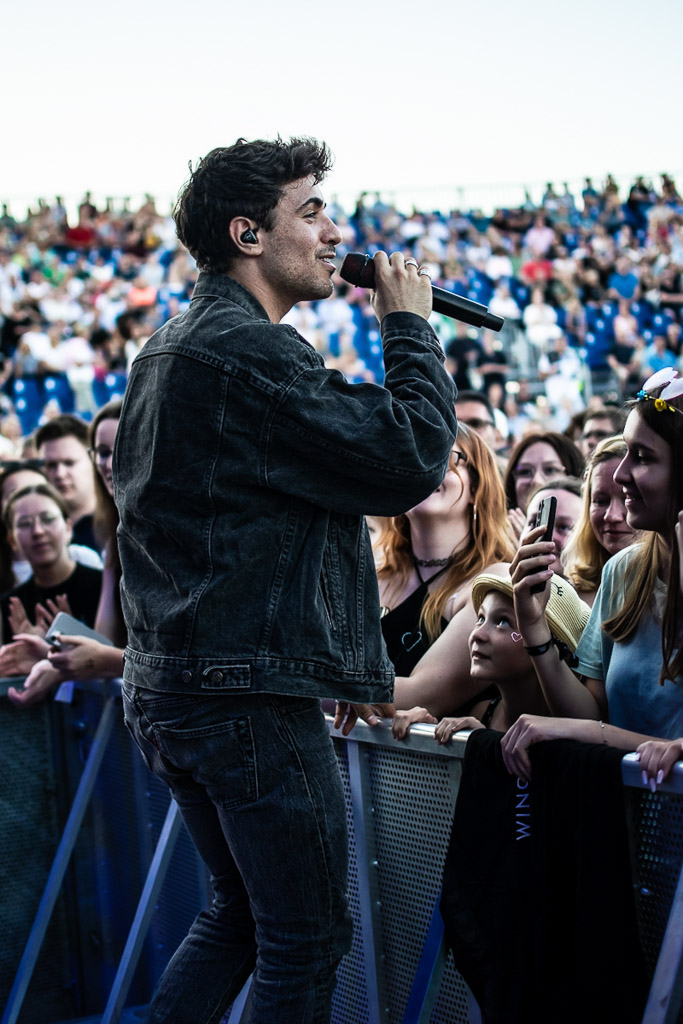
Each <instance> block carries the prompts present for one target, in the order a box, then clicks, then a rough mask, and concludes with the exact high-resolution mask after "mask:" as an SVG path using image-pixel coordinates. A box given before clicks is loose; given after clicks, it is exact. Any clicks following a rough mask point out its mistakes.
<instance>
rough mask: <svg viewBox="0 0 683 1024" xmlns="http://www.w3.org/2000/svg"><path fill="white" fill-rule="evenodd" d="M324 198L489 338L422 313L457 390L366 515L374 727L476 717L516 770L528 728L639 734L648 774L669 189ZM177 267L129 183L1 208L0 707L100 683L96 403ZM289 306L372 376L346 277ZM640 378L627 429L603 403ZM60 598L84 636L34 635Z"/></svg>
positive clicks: (118, 632) (677, 719)
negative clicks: (422, 468) (424, 489)
mask: <svg viewBox="0 0 683 1024" xmlns="http://www.w3.org/2000/svg"><path fill="white" fill-rule="evenodd" d="M331 206H332V209H330V211H329V212H330V214H331V216H332V218H333V219H334V220H335V221H336V223H337V224H338V226H339V228H340V231H341V234H342V237H343V242H342V244H341V245H340V246H339V247H338V255H339V256H340V257H342V256H343V255H344V253H345V252H348V251H357V250H360V251H365V252H369V253H373V252H375V251H377V250H379V249H382V250H387V251H393V250H395V249H400V250H402V251H404V252H405V253H408V252H410V253H412V254H413V255H414V256H415V257H416V258H417V259H418V260H419V262H420V264H422V265H427V266H428V267H429V268H430V271H431V275H432V279H433V281H434V283H436V284H439V285H441V286H442V287H445V288H447V289H449V290H451V291H456V292H459V293H461V294H464V295H466V296H468V297H470V298H473V299H476V300H477V301H479V302H483V303H485V304H486V305H488V306H489V307H490V308H491V310H492V311H493V312H495V313H497V314H499V315H501V316H503V317H504V318H505V320H506V325H505V328H504V330H503V331H502V332H501V334H500V335H495V334H492V333H491V332H487V331H477V330H475V329H473V328H468V327H466V326H464V325H462V324H460V323H455V322H454V321H449V320H446V319H444V318H440V317H438V316H435V318H434V320H435V326H436V329H437V333H438V334H439V337H440V338H441V341H442V343H443V345H444V349H445V352H446V356H447V365H448V366H449V368H450V371H451V373H452V374H453V376H454V378H455V380H456V383H457V385H458V389H459V396H458V400H457V412H458V419H459V423H460V424H461V430H460V432H459V434H458V438H457V440H456V444H455V446H454V449H453V455H452V462H451V465H450V467H449V470H448V472H447V474H446V477H445V479H444V481H443V484H442V485H441V487H440V488H438V490H437V491H436V492H435V493H434V494H433V495H431V496H430V497H429V498H427V499H426V500H425V501H424V502H422V503H421V504H420V505H419V506H418V507H417V508H415V509H411V510H410V511H409V512H408V513H406V515H405V516H399V517H395V518H393V519H391V520H382V519H374V520H372V519H371V520H369V526H370V529H371V532H372V534H373V541H374V547H375V551H376V555H377V566H378V577H379V584H380V598H381V602H382V605H383V608H384V611H385V614H384V616H383V620H382V622H383V630H384V634H385V639H386V642H387V648H388V651H389V655H390V657H391V660H392V661H393V663H394V665H395V668H396V672H397V679H396V688H395V703H396V708H397V711H398V713H397V715H396V718H395V720H394V731H395V734H396V735H397V736H398V737H405V736H406V735H407V734H408V732H409V729H410V725H411V724H412V723H413V722H418V721H421V722H431V723H434V724H435V725H436V726H437V728H436V730H435V739H436V740H437V742H448V740H449V738H450V736H451V735H452V734H453V732H454V731H455V730H456V729H461V728H470V729H473V730H477V729H480V728H482V727H487V726H488V727H491V726H492V727H493V728H495V729H499V730H501V731H504V732H506V736H505V740H504V741H503V757H504V760H505V764H506V766H507V767H508V769H509V770H510V771H511V772H513V773H515V774H516V775H517V776H518V777H519V778H522V779H523V778H528V777H529V774H530V770H531V768H530V761H529V755H528V748H529V746H530V745H532V744H533V743H536V742H540V741H542V740H544V739H547V738H554V737H556V736H569V737H573V738H576V739H579V740H586V741H592V742H599V743H605V744H608V745H611V746H614V747H618V748H620V749H624V750H635V749H636V748H638V750H639V751H640V752H641V756H642V759H643V765H644V769H645V771H646V777H647V779H648V780H649V781H650V782H651V784H652V785H653V787H654V786H656V785H657V784H659V783H660V782H661V781H662V779H663V778H664V777H665V776H666V774H667V773H668V771H669V770H670V768H671V766H672V765H673V764H674V763H675V761H676V760H677V759H678V756H679V754H680V740H679V739H675V737H680V735H681V733H682V732H683V698H682V697H681V693H682V692H683V691H682V690H681V687H680V684H679V679H680V656H679V653H677V638H678V618H679V604H680V589H681V588H680V579H679V565H680V562H681V556H680V548H681V545H683V537H682V536H681V526H680V524H679V525H678V529H677V531H676V529H675V528H676V526H677V523H678V520H677V515H678V510H679V509H680V507H681V504H682V503H683V502H682V501H680V500H679V495H680V492H681V487H682V486H683V485H682V484H681V483H680V481H681V479H683V474H681V473H680V472H679V467H678V462H679V460H680V455H679V452H680V450H681V444H680V442H681V440H683V427H681V425H680V424H681V423H683V412H682V411H681V408H680V407H679V404H676V403H677V400H678V399H680V398H681V395H683V385H682V386H679V385H678V383H677V381H678V379H679V378H678V377H677V372H676V371H677V370H679V369H683V351H682V349H681V329H682V325H683V320H682V319H681V309H682V307H683V282H682V281H681V274H682V272H683V199H681V196H680V195H679V193H678V191H677V189H676V186H675V183H674V182H673V180H672V179H671V178H670V177H669V176H668V175H662V178H661V184H660V187H659V189H658V190H657V189H655V188H654V187H653V186H652V185H651V184H650V183H648V182H645V181H644V180H643V178H638V179H636V181H635V182H634V183H633V185H632V187H631V188H630V190H629V192H628V195H626V196H620V195H619V189H618V187H617V185H616V183H615V182H614V180H613V179H612V178H611V176H608V178H607V180H606V182H605V183H604V185H603V186H602V187H601V188H596V187H594V185H593V184H592V182H591V180H590V179H586V182H585V187H584V189H583V191H582V193H581V195H580V196H573V195H572V194H570V192H569V191H568V190H567V189H566V187H565V189H564V190H563V191H560V192H558V191H556V190H555V189H554V188H553V186H552V185H551V184H549V185H548V187H547V188H546V191H545V194H544V196H543V200H542V204H541V205H540V206H539V207H538V208H536V207H535V206H534V205H533V204H532V203H530V202H528V203H526V204H524V205H523V206H522V207H520V208H518V209H511V210H504V209H498V210H496V211H495V212H494V213H493V214H492V215H491V216H488V215H484V214H483V213H481V212H479V211H469V212H464V211H451V212H450V213H448V214H444V213H438V212H429V213H423V212H418V211H416V210H414V211H413V212H412V214H410V215H405V214H402V213H400V212H399V211H398V210H397V209H396V208H395V207H394V206H392V205H391V204H389V203H386V202H383V201H382V200H381V198H380V196H379V195H377V196H375V197H369V196H368V195H366V194H363V195H362V196H361V197H360V198H359V200H358V202H357V204H356V207H355V209H354V210H353V211H352V212H346V211H344V210H342V209H341V208H340V207H339V205H338V204H336V203H335V202H333V203H332V204H331ZM196 276H197V269H196V266H195V265H194V262H193V260H192V259H191V257H190V256H189V255H188V253H187V252H186V251H185V249H184V248H183V247H182V246H181V245H180V244H179V243H178V241H177V238H176V234H175V225H174V223H173V219H172V217H171V216H164V215H161V214H160V213H159V212H158V211H157V210H156V207H155V204H154V201H153V200H152V198H151V197H147V200H146V202H145V203H144V204H143V205H142V206H141V208H140V209H139V210H137V211H131V210H130V209H128V208H127V206H126V205H125V204H124V205H123V206H122V207H118V206H116V204H114V203H113V202H108V203H107V205H106V207H105V208H104V209H98V208H97V207H96V206H95V205H94V203H93V202H92V200H91V198H90V196H89V195H86V196H85V197H84V199H83V201H82V202H81V204H80V206H79V208H78V218H77V223H76V224H75V225H72V224H69V221H68V218H67V215H66V210H65V207H64V204H63V203H62V202H61V200H60V199H57V200H56V201H55V203H54V204H53V205H48V204H46V203H44V202H42V201H40V202H39V204H38V208H37V209H36V210H34V211H32V212H30V213H29V215H28V216H27V217H26V219H25V220H23V221H18V220H16V219H15V218H14V217H13V216H12V214H11V212H10V211H9V210H8V208H7V207H4V208H3V213H2V216H1V217H0V314H1V318H2V326H1V329H0V349H1V353H2V360H3V363H2V372H1V381H2V392H1V397H0V405H1V409H2V420H1V423H0V459H1V460H2V461H3V462H4V468H3V470H2V472H1V473H0V485H1V487H2V495H1V496H2V511H3V519H4V531H5V534H4V537H3V544H2V550H1V551H0V555H1V556H2V564H0V572H1V573H2V579H3V583H4V586H3V587H2V591H3V592H4V597H2V600H1V601H0V607H1V611H2V619H3V633H4V635H3V641H4V646H3V647H2V648H0V673H1V674H3V675H13V674H25V675H26V676H27V685H26V687H25V688H23V689H20V688H17V689H13V690H11V691H10V698H11V699H12V700H14V702H15V703H17V704H22V703H31V702H33V701H34V700H38V699H41V698H42V697H44V696H45V695H46V694H47V693H49V692H51V691H52V690H53V689H54V687H55V686H56V685H57V684H58V683H59V682H60V681H62V680H65V679H67V678H78V677H79V676H87V675H102V674H109V675H118V674H120V672H121V670H122V665H123V647H122V645H123V643H124V636H123V632H124V631H123V623H122V618H121V609H120V602H119V598H118V580H119V576H120V567H119V564H118V559H117V556H116V542H115V530H116V524H117V516H116V509H115V506H114V503H113V499H112V491H113V485H112V476H111V458H112V449H113V443H114V436H115V433H116V426H117V422H118V418H119V415H120V409H121V403H120V398H121V396H122V394H123V392H124V390H125V384H126V376H127V371H128V368H129V366H130V363H131V361H132V360H133V359H134V357H135V355H136V354H137V353H138V352H139V351H140V349H141V347H142V346H143V345H144V343H145V341H146V339H147V338H148V337H149V336H150V334H151V333H152V332H153V331H154V330H155V329H156V328H157V327H159V326H160V325H161V324H162V323H163V322H165V321H166V320H167V319H168V318H169V317H172V316H174V315H176V314H177V313H179V312H181V311H182V310H183V309H185V308H186V307H187V305H188V304H189V301H190V298H191V294H192V289H193V285H194V282H195V280H196ZM287 320H288V322H290V323H291V324H293V325H294V326H295V327H296V328H297V329H298V330H299V331H300V333H301V334H303V335H304V336H305V337H306V338H307V339H308V340H309V341H310V342H311V343H312V344H314V345H315V346H316V348H318V349H319V350H320V351H321V352H322V353H323V355H324V357H325V360H326V362H327V364H328V365H329V366H331V367H335V368H337V369H339V370H340V371H341V372H343V373H344V374H345V375H346V377H347V378H348V379H349V380H350V381H351V382H359V381H367V380H376V381H381V379H382V372H383V371H382V351H381V340H380V336H379V332H378V327H377V322H376V318H375V315H374V311H373V309H372V306H371V304H370V295H369V293H368V292H367V291H366V290H363V289H357V288H352V287H351V286H349V285H347V284H346V283H345V282H343V281H342V280H341V279H340V278H339V279H337V281H336V289H335V295H334V296H333V298H332V299H329V300H325V301H321V302H319V303H316V302H311V303H303V304H300V305H299V306H297V307H295V308H294V309H293V310H292V311H291V313H290V314H288V316H287ZM653 374H658V376H656V377H655V378H654V380H653V381H650V382H649V384H648V385H646V386H645V390H639V389H641V385H642V382H643V380H644V379H645V378H648V377H651V375H653ZM637 393H638V398H639V401H638V402H637V403H636V405H635V406H634V407H633V408H632V410H631V412H630V414H629V417H628V420H627V418H626V412H623V411H622V410H621V409H620V405H621V403H622V401H623V400H624V399H625V398H627V399H628V398H635V396H636V394H637ZM89 421H91V422H90V426H89V427H88V422H89ZM622 435H623V436H622ZM641 449H642V450H644V451H645V452H646V456H645V457H643V456H642V454H639V453H641ZM27 474H28V475H27ZM615 478H616V479H615ZM547 498H554V499H555V501H556V518H555V528H554V536H553V540H552V542H548V543H544V542H543V540H542V538H541V533H540V532H539V531H538V529H536V532H534V527H535V523H536V514H537V512H538V511H539V508H540V505H541V502H542V501H543V500H544V499H547ZM93 516H94V519H93ZM93 526H94V530H93ZM93 559H94V561H93ZM100 559H101V560H100ZM541 585H542V586H541ZM543 591H545V593H544V596H543V597H539V596H538V594H539V592H540V593H543ZM591 606H592V611H591ZM59 611H67V612H73V613H74V614H76V615H77V617H78V618H81V619H83V620H84V621H86V622H88V623H91V624H92V623H94V624H95V626H96V627H97V628H98V629H99V630H100V631H101V633H102V637H101V638H100V639H99V640H98V639H96V638H88V639H86V640H82V639H78V638H77V637H73V636H72V637H68V636H67V637H66V641H67V642H66V644H63V645H61V646H59V645H58V646H57V647H54V646H51V645H49V644H48V643H47V641H46V639H45V633H46V630H47V628H48V626H49V623H50V622H51V620H52V618H53V617H54V615H55V614H56V613H57V612H59ZM605 636H607V637H608V638H609V640H608V641H606V640H605ZM520 640H521V641H523V642H522V643H519V641H520ZM653 651H654V652H658V651H661V652H662V657H661V662H660V663H659V666H660V667H659V666H658V667H657V669H656V671H654V670H653V668H652V665H653V664H654V661H653ZM573 669H577V671H578V672H580V673H581V675H582V676H583V681H579V679H578V677H577V674H576V672H574V671H573ZM658 683H659V685H658ZM558 722H559V723H565V724H559V725H558V724H557V723H558ZM567 722H568V723H569V725H567V724H566V723H567ZM667 740H668V741H671V742H666V741H667Z"/></svg>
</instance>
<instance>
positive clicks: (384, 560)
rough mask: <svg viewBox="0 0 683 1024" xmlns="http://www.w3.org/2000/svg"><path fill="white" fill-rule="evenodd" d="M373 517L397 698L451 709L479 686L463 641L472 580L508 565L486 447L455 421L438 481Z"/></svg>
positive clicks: (498, 491)
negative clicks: (406, 504)
mask: <svg viewBox="0 0 683 1024" xmlns="http://www.w3.org/2000/svg"><path fill="white" fill-rule="evenodd" d="M378 522H379V527H380V528H379V536H378V539H377V540H376V541H375V552H376V556H377V561H378V572H377V575H378V580H379V588H380V600H381V603H382V606H383V609H384V614H383V616H382V631H383V633H384V638H385V641H386V644H387V650H388V653H389V657H390V658H391V660H392V662H393V664H394V667H395V669H396V674H397V679H396V684H395V690H394V699H395V705H396V707H397V708H412V707H413V706H414V705H416V704H420V705H422V706H423V707H427V708H428V709H429V710H430V711H431V713H432V714H435V715H439V716H442V715H444V714H452V713H456V711H458V710H459V709H462V708H467V707H468V706H469V704H470V703H471V702H472V701H473V700H475V699H476V698H477V697H478V695H479V693H480V692H481V689H482V686H481V684H480V683H479V682H477V681H476V680H473V679H472V678H471V677H470V659H469V652H468V649H467V638H468V636H469V634H470V632H471V630H472V627H473V626H474V623H475V622H476V615H475V612H474V608H473V607H472V600H471V587H472V582H473V580H474V579H475V577H476V576H478V575H479V573H481V572H489V573H491V572H492V573H496V574H498V575H506V574H507V573H508V570H509V564H508V563H509V561H510V559H511V558H512V555H513V553H514V551H513V549H512V548H511V546H510V542H509V539H508V535H507V527H506V514H505V495H504V493H503V488H502V485H501V482H500V475H499V473H498V469H497V467H496V462H495V457H494V454H493V452H492V450H491V449H490V448H489V446H488V445H487V444H486V443H485V442H484V441H482V440H481V438H480V437H479V436H478V435H477V434H476V433H475V432H474V431H473V430H470V429H468V428H467V427H465V426H463V425H462V424H461V425H460V426H459V428H458V436H457V439H456V442H455V444H454V446H453V453H452V458H451V464H450V467H449V469H448V472H447V473H446V476H445V478H444V480H443V483H442V484H441V486H440V487H438V488H437V489H436V490H435V491H434V493H433V494H431V495H430V496H429V497H428V498H426V499H425V500H424V501H423V502H421V503H420V504H419V505H417V506H416V507H415V508H413V509H411V510H410V511H409V512H407V513H406V514H405V515H403V516H397V517H395V518H393V519H384V520H379V521H378ZM463 713H465V712H463Z"/></svg>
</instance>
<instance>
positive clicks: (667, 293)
mask: <svg viewBox="0 0 683 1024" xmlns="http://www.w3.org/2000/svg"><path fill="white" fill-rule="evenodd" d="M658 288H659V307H660V309H665V310H669V311H670V312H671V313H672V315H673V316H674V317H678V316H679V315H680V311H681V306H682V305H683V280H682V279H681V271H680V268H679V267H677V266H675V265H674V264H672V263H669V264H668V266H666V267H664V269H663V270H662V273H661V274H660V277H659V282H658Z"/></svg>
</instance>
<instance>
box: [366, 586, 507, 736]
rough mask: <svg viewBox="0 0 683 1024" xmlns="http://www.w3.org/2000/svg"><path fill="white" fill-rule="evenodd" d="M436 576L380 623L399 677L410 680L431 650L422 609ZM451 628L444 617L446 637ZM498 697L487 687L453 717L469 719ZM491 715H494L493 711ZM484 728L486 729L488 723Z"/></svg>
mask: <svg viewBox="0 0 683 1024" xmlns="http://www.w3.org/2000/svg"><path fill="white" fill-rule="evenodd" d="M439 575H440V573H437V574H436V576H439ZM436 576H432V577H431V579H428V580H424V581H423V582H422V583H421V584H420V586H419V587H418V588H417V590H414V591H413V592H412V594H408V596H407V597H406V598H405V600H403V601H401V603H400V604H398V605H396V607H395V608H392V609H391V611H388V612H385V613H384V615H383V616H382V618H381V620H380V624H381V626H382V635H383V637H384V642H385V644H386V645H387V654H388V655H389V659H390V661H391V662H392V664H393V666H394V669H395V670H396V675H397V676H409V675H410V673H411V672H412V671H413V669H414V668H415V666H416V665H417V663H418V661H419V660H420V658H421V657H422V655H423V654H425V653H426V651H428V650H429V648H430V647H431V643H430V641H429V637H428V636H427V635H426V634H423V632H422V630H421V629H420V616H421V614H422V606H423V605H424V603H425V601H426V600H427V595H428V593H429V584H430V583H431V582H432V580H434V579H436ZM447 625H448V620H447V619H444V618H443V617H442V619H441V632H442V633H443V631H444V629H445V628H446V626H447ZM495 697H499V694H498V688H497V687H496V686H494V685H493V684H491V686H487V687H486V689H485V690H482V691H481V692H480V693H477V694H475V695H474V697H472V698H471V699H470V700H468V701H467V702H466V703H465V704H462V705H461V706H460V707H459V708H457V710H455V711H454V712H453V715H469V713H470V712H471V710H472V708H473V707H474V705H475V704H478V703H479V702H480V701H482V700H491V699H493V698H495ZM499 699H500V698H499ZM494 706H495V705H494ZM490 711H491V714H493V708H491V709H490ZM484 724H485V725H486V724H487V723H484Z"/></svg>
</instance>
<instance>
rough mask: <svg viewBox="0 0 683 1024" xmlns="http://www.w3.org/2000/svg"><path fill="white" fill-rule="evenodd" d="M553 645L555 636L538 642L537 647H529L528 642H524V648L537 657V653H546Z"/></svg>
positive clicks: (533, 656)
mask: <svg viewBox="0 0 683 1024" xmlns="http://www.w3.org/2000/svg"><path fill="white" fill-rule="evenodd" d="M552 645H553V638H552V637H550V640H546V642H545V643H544V644H538V646H537V647H527V646H526V644H524V650H525V651H526V653H527V654H529V655H531V657H532V658H535V657H536V656H537V655H539V654H545V652H546V651H549V650H550V648H551V647H552Z"/></svg>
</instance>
